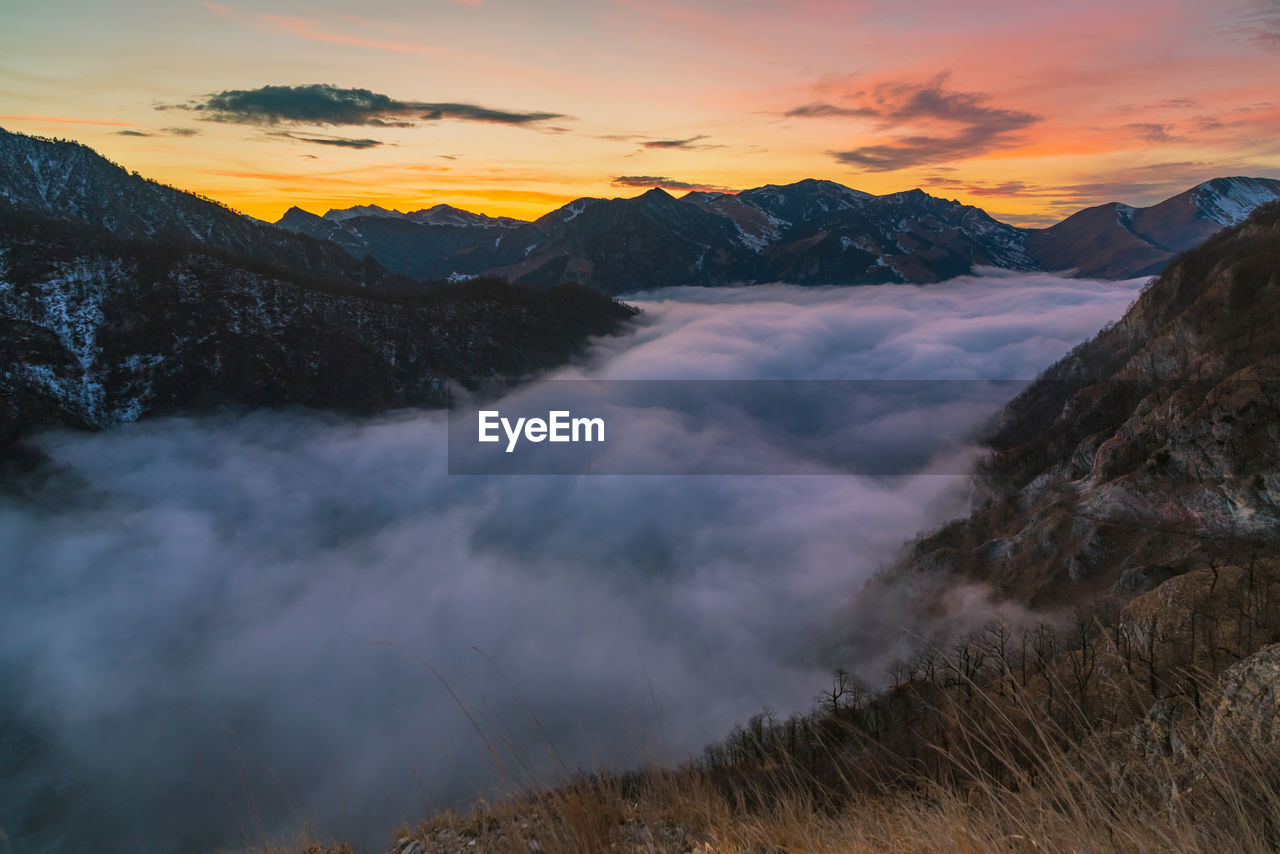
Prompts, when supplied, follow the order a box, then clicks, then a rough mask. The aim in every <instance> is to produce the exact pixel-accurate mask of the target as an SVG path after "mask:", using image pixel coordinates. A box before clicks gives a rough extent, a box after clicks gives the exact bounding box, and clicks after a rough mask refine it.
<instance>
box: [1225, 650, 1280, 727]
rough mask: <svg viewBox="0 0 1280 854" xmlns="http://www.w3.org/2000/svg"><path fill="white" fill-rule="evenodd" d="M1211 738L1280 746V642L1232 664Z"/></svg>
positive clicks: (1226, 677)
mask: <svg viewBox="0 0 1280 854" xmlns="http://www.w3.org/2000/svg"><path fill="white" fill-rule="evenodd" d="M1207 738H1208V740H1209V741H1213V742H1223V741H1227V742H1235V743H1244V744H1249V745H1253V746H1257V747H1260V748H1266V749H1272V750H1275V749H1280V643H1277V644H1272V645H1270V646H1267V647H1263V648H1262V649H1261V650H1259V651H1258V652H1256V653H1254V654H1253V655H1251V656H1249V657H1248V658H1246V659H1245V660H1244V661H1241V662H1240V663H1238V664H1235V665H1233V666H1231V667H1229V668H1228V669H1227V671H1226V673H1224V674H1223V675H1222V698H1221V699H1220V700H1219V701H1218V705H1217V707H1216V708H1215V709H1214V712H1213V718H1212V721H1211V722H1210V724H1209V731H1208V733H1207Z"/></svg>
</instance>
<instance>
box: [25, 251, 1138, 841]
mask: <svg viewBox="0 0 1280 854" xmlns="http://www.w3.org/2000/svg"><path fill="white" fill-rule="evenodd" d="M1141 285H1142V282H1140V281H1132V282H1119V283H1117V282H1092V281H1084V280H1070V279H1060V278H1055V277H1051V276H1048V275H1009V274H998V275H997V274H993V275H987V276H974V277H966V278H962V279H956V280H953V281H950V282H946V283H942V284H935V285H928V286H919V287H917V286H905V285H904V286H887V285H886V286H877V287H857V288H799V287H791V286H766V287H760V286H757V287H751V288H734V289H698V288H672V289H665V290H662V291H655V292H650V293H646V294H641V295H639V296H638V297H636V298H635V299H633V300H632V301H633V302H634V303H635V304H637V305H640V306H641V307H642V308H643V309H644V313H643V315H642V316H641V318H640V320H639V321H638V324H637V326H636V328H635V329H634V330H633V331H632V332H631V333H630V334H627V335H623V336H619V337H614V338H609V339H605V340H601V341H598V342H596V343H595V344H594V346H593V348H592V350H591V353H590V354H589V357H588V358H587V359H586V360H584V361H583V362H582V363H581V364H578V365H576V366H574V367H572V368H566V369H564V370H562V371H559V372H557V374H556V375H555V377H556V378H557V379H579V380H583V379H586V380H639V379H644V380H649V379H668V380H815V379H818V380H884V379H888V380H963V381H969V380H983V379H992V380H1029V379H1032V378H1033V377H1034V376H1035V375H1036V373H1037V372H1038V371H1040V370H1041V369H1043V368H1045V367H1047V366H1048V365H1049V364H1051V363H1052V362H1053V361H1054V360H1055V359H1057V358H1059V357H1060V356H1062V355H1063V354H1064V353H1065V352H1066V351H1067V350H1069V349H1070V348H1071V347H1072V346H1074V345H1075V344H1076V343H1078V342H1080V341H1082V340H1084V339H1085V338H1087V337H1089V336H1091V335H1092V334H1094V333H1095V332H1096V331H1097V330H1098V329H1099V328H1100V327H1101V326H1103V325H1104V324H1105V323H1107V322H1109V321H1112V320H1115V319H1117V318H1119V317H1120V316H1121V314H1123V312H1124V310H1125V308H1126V307H1127V306H1128V305H1129V304H1130V303H1131V302H1132V300H1133V299H1134V298H1135V296H1136V295H1137V293H1138V290H1139V289H1140V287H1141ZM678 387H682V388H687V386H678ZM554 389H555V385H554V384H551V385H546V386H538V385H535V386H528V387H524V388H522V389H519V390H517V391H515V392H513V394H514V395H524V396H525V399H526V401H527V399H528V396H529V395H534V396H536V395H539V394H542V395H544V396H545V397H546V402H547V404H548V405H549V406H551V405H555V404H556V400H555V399H554V398H555V391H554ZM1009 393H1011V392H1009ZM610 405H611V406H615V407H619V406H620V407H622V408H624V409H626V408H627V407H628V406H630V407H631V410H632V411H631V412H629V413H627V414H628V415H629V416H630V421H629V422H628V423H629V424H631V425H632V427H631V429H632V430H638V429H639V428H637V427H635V425H643V429H640V430H639V432H640V433H641V434H642V435H641V437H640V438H642V439H643V438H645V437H647V438H648V439H649V440H650V441H648V442H643V441H642V442H640V446H641V447H643V448H644V453H647V454H654V453H668V454H677V455H678V454H682V453H689V452H690V449H697V448H705V447H707V443H708V441H710V440H709V438H708V436H707V435H705V432H706V431H705V426H706V425H704V424H699V422H698V420H697V419H696V418H691V417H689V412H688V408H687V406H683V405H672V406H669V407H668V406H665V405H664V404H663V401H661V400H657V401H655V400H654V399H653V398H652V397H651V396H649V397H646V399H645V400H644V401H643V403H642V404H641V403H640V402H635V403H628V401H626V400H623V401H621V402H619V401H618V400H616V399H614V400H612V401H611V404H610ZM997 405H998V401H991V400H983V401H982V403H981V405H980V406H978V405H974V404H973V402H972V401H968V402H967V403H966V402H965V401H961V402H959V403H958V402H957V401H956V400H954V399H948V400H931V399H918V398H917V399H911V400H909V401H904V402H903V403H902V404H901V406H900V407H898V408H897V409H895V410H894V411H893V412H890V413H886V412H884V411H882V410H881V411H877V412H876V415H875V423H874V424H872V423H870V422H868V423H867V424H863V425H857V424H855V425H853V429H854V430H855V432H854V433H853V434H851V435H853V436H854V437H856V436H857V433H856V430H857V429H864V428H865V429H866V430H875V431H879V433H885V432H886V431H887V432H889V433H893V434H894V435H896V436H898V437H899V439H900V440H901V441H903V442H907V443H911V442H913V441H915V438H913V437H917V438H919V437H925V436H936V435H937V434H939V433H947V434H949V435H954V436H956V437H960V438H961V439H962V440H963V439H965V438H966V437H968V436H970V435H971V434H972V433H973V431H974V430H975V429H976V428H978V427H979V426H980V425H981V423H982V421H983V420H984V419H985V418H987V417H989V416H990V415H992V414H993V413H994V410H995V408H996V406H997ZM785 415H786V418H787V419H789V420H788V430H789V431H790V433H791V434H792V435H800V434H802V433H803V432H804V423H805V422H804V418H805V417H807V414H806V413H799V416H797V413H786V414H785ZM821 415H822V413H814V417H815V418H818V417H820V416H821ZM797 417H799V418H800V420H799V422H797V420H796V419H797ZM743 429H744V431H746V432H745V435H748V436H750V437H752V438H751V440H750V442H749V443H748V444H747V445H746V446H743V447H740V448H738V449H737V450H735V453H745V454H758V455H760V457H761V458H762V459H763V458H772V457H777V458H778V459H780V460H783V461H784V462H783V463H781V464H780V465H779V467H778V470H780V471H781V470H786V463H785V460H786V458H787V457H788V455H789V454H791V453H792V449H791V448H790V447H789V446H788V445H787V443H786V442H782V443H779V442H778V441H777V439H776V436H777V433H776V432H771V431H769V430H756V431H754V432H753V431H751V430H750V429H748V427H744V428H743ZM445 433H446V426H445V419H444V417H443V416H442V414H440V413H436V412H416V411H415V412H398V413H392V414H389V415H386V416H382V417H377V418H367V419H360V420H352V419H350V418H342V417H337V416H334V415H329V414H317V413H299V412H293V413H280V412H259V413H253V414H248V415H238V416H231V415H214V416H207V417H200V418H167V419H158V420H151V421H144V422H141V423H138V424H132V425H127V426H124V427H122V428H120V429H117V430H112V431H108V432H104V433H100V434H96V435H83V434H73V433H50V434H46V435H43V436H41V437H39V438H38V440H37V444H38V445H39V447H40V448H41V449H43V450H44V451H45V452H46V453H47V454H48V455H49V456H50V457H51V458H52V459H53V460H54V461H55V463H56V464H57V466H58V467H59V468H58V472H57V473H56V474H55V475H54V476H52V477H50V478H48V479H47V480H46V481H45V482H43V484H42V485H40V486H39V487H28V488H26V489H24V490H22V491H20V492H12V491H11V492H10V493H7V494H3V495H0V554H3V560H2V561H0V585H2V588H0V589H3V595H2V596H0V685H3V686H4V689H3V691H0V830H3V832H4V833H5V834H6V835H7V836H8V837H9V839H10V840H11V841H13V842H14V843H15V845H17V843H19V842H22V841H23V840H27V841H29V842H30V843H32V845H33V846H34V845H36V844H39V845H43V846H46V847H47V849H48V850H66V851H73V850H89V849H92V848H94V847H96V845H95V844H94V843H93V842H92V841H93V840H95V839H102V838H110V839H112V840H113V842H112V845H111V846H110V847H111V848H113V849H117V850H147V851H167V850H175V851H176V850H199V849H200V848H201V847H205V846H209V845H211V844H214V843H217V844H225V845H231V846H234V845H238V844H240V843H242V842H250V843H254V842H260V841H261V840H262V839H263V838H264V837H265V838H275V837H276V835H277V834H285V835H287V834H289V833H292V832H296V831H297V830H298V829H299V828H300V827H302V826H303V825H304V824H305V825H309V826H310V827H312V828H314V829H315V830H316V831H317V832H318V833H319V835H321V836H322V837H339V838H343V839H348V840H353V841H355V842H357V843H360V844H362V845H364V846H367V847H369V848H371V849H374V850H379V849H380V846H381V845H382V844H384V843H385V842H386V840H387V839H388V837H389V834H390V833H391V832H392V831H393V830H394V828H395V826H396V825H397V824H398V823H399V822H401V821H405V820H411V819H414V818H416V817H420V816H421V815H422V814H423V812H424V810H426V809H428V808H434V807H439V806H441V805H458V804H462V803H465V802H466V800H467V799H469V798H472V797H475V796H478V795H487V794H490V793H492V792H493V791H494V788H495V787H502V786H505V785H511V784H513V783H527V782H529V781H530V780H531V779H533V778H534V777H539V778H541V779H544V780H545V779H550V778H551V777H553V776H554V774H555V773H556V770H557V769H560V770H561V771H564V772H567V771H571V770H573V769H577V768H580V767H596V766H599V765H611V766H626V765H633V764H636V763H638V762H641V761H646V760H654V761H671V760H678V759H680V758H682V757H683V756H685V755H687V754H688V753H690V752H697V751H698V750H699V749H700V747H701V746H702V745H703V744H705V743H706V742H708V741H711V740H714V739H717V738H719V737H721V736H723V735H724V734H725V733H726V732H727V730H728V728H729V727H730V726H731V725H732V724H733V723H734V722H735V721H739V720H741V719H743V718H745V717H747V716H749V715H751V714H752V713H754V712H756V711H759V710H760V709H761V708H762V707H763V706H766V705H768V706H771V707H772V708H774V709H776V710H777V711H778V712H779V713H781V714H787V713H790V712H793V711H799V710H803V709H805V708H807V707H808V706H809V704H810V702H811V698H812V697H813V696H814V694H815V693H816V692H817V691H818V690H819V689H820V688H821V687H822V685H823V683H824V682H825V681H826V678H827V676H826V674H827V673H828V672H829V669H830V668H831V667H832V666H834V665H838V664H839V665H844V666H848V667H851V668H852V669H855V670H856V669H858V667H859V662H858V661H857V660H856V658H857V654H856V651H854V652H850V651H848V650H845V651H844V653H843V654H844V655H848V656H849V657H850V659H851V660H845V661H832V660H829V658H828V656H826V655H824V654H823V652H822V650H824V649H830V648H831V647H830V646H829V645H825V644H823V643H822V642H821V639H822V638H823V637H824V636H825V635H826V634H828V633H829V632H830V631H831V630H832V625H831V623H832V621H833V620H834V619H836V615H837V614H838V613H839V612H840V610H841V608H842V606H844V605H846V604H847V603H848V601H849V598H850V597H851V596H852V595H854V594H855V593H856V592H857V590H858V589H859V588H860V587H861V585H862V584H863V582H864V581H865V580H866V579H867V578H868V577H869V576H870V575H871V574H872V573H873V572H874V571H875V570H876V569H877V568H878V567H880V566H882V565H883V564H884V563H885V562H886V561H887V560H889V559H891V558H892V557H893V556H894V555H895V553H896V552H897V551H898V549H899V548H900V547H901V546H902V543H903V542H904V541H905V540H906V539H907V538H909V537H911V536H913V535H914V534H916V533H917V532H918V531H921V530H924V529H928V528H930V527H932V526H935V525H937V524H938V523H940V522H941V521H943V520H945V519H946V518H948V517H951V516H954V515H956V514H958V513H960V512H963V509H964V506H965V504H964V502H965V499H966V489H967V483H966V480H965V478H963V477H958V476H937V475H922V476H910V477H875V478H872V477H860V476H852V475H847V474H830V475H824V474H809V475H805V476H761V477H755V476H732V477H729V476H678V475H672V476H601V475H595V476H590V475H588V476H546V477H542V476H512V477H505V476H468V475H458V474H453V475H450V474H448V473H447V459H446V454H445ZM751 442H754V444H751ZM954 444H955V443H952V445H951V446H949V450H948V451H947V455H948V459H947V460H946V461H945V466H943V468H940V469H939V470H945V471H962V470H963V465H957V462H956V460H957V456H956V455H957V454H959V455H960V459H961V462H965V461H968V460H971V459H972V458H973V455H974V454H975V453H976V451H974V450H973V449H971V448H967V447H966V448H963V449H962V450H959V451H957V450H956V448H955V447H954ZM960 444H962V445H963V444H964V443H963V441H962V442H961V443H960ZM617 447H618V448H619V450H618V453H623V452H627V453H633V452H635V449H636V447H637V445H636V444H635V443H632V444H629V445H625V446H624V445H618V446H617ZM810 450H811V449H810ZM939 465H942V461H939ZM806 470H809V469H806ZM869 675H871V676H873V677H874V676H875V674H869ZM495 753H496V754H497V759H495V758H494V754H495ZM24 822H25V824H24ZM86 846H87V847H86ZM17 850H22V847H21V845H17Z"/></svg>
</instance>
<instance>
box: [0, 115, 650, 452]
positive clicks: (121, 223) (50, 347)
mask: <svg viewBox="0 0 1280 854" xmlns="http://www.w3.org/2000/svg"><path fill="white" fill-rule="evenodd" d="M437 284H438V286H437V287H429V286H426V285H424V284H423V283H421V282H418V281H414V280H411V279H409V278H407V277H405V276H402V275H398V274H395V273H392V272H389V271H388V270H386V269H385V268H384V267H383V266H382V265H381V264H379V263H378V262H377V261H375V260H373V259H372V258H367V257H366V258H355V257H353V256H351V255H350V254H348V253H347V252H344V251H342V249H340V248H338V247H337V246H335V245H334V244H332V243H329V242H325V241H320V240H315V239H312V238H310V237H306V236H302V235H296V234H293V233H290V232H288V231H285V230H282V229H279V228H276V227H274V226H271V225H268V224H266V223H262V222H258V221H256V220H253V219H250V218H248V217H244V216H241V215H240V214H237V213H235V212H233V211H230V210H228V209H227V208H225V207H222V206H221V205H218V204H216V203H214V202H211V201H209V200H207V199H202V198H199V197H197V196H194V195H191V194H189V193H183V192H180V191H178V190H175V189H173V188H170V187H165V186H162V185H160V184H156V183H154V182H151V181H147V180H146V179H143V178H141V177H140V176H138V175H133V174H130V173H128V172H126V171H125V170H123V169H121V168H120V167H118V166H115V165H114V164H112V163H110V162H108V161H107V160H105V159H104V158H102V157H100V156H98V155H97V154H95V153H94V152H92V151H91V150H90V149H88V148H85V147H84V146H81V145H77V144H75V143H70V142H55V141H51V140H42V139H36V138H33V137H26V136H21V135H18V134H8V133H4V132H0V450H2V449H4V448H5V447H6V446H11V445H12V444H13V443H14V442H15V441H17V440H18V439H20V438H21V437H22V436H24V435H25V434H27V433H29V432H31V431H32V430H36V429H39V428H42V427H50V426H73V427H81V428H99V427H104V426H107V425H110V424H114V423H119V422H122V421H132V420H134V419H136V418H138V417H140V416H142V415H144V414H148V413H155V414H158V413H169V412H183V411H199V410H210V409H215V408H220V407H253V406H290V405H300V406H308V407H316V408H325V409H339V410H348V411H363V412H374V411H381V410H386V409H391V408H395V407H402V406H439V405H443V404H444V402H445V400H446V394H447V386H448V383H449V382H450V381H452V380H457V381H461V382H463V383H464V384H468V383H473V382H478V381H485V380H489V379H493V378H503V379H518V378H522V377H526V376H529V375H533V374H536V373H538V372H539V371H542V370H546V369H548V368H551V367H554V366H556V365H559V364H562V363H564V362H565V361H567V360H569V359H570V358H572V357H573V356H574V354H575V353H577V352H579V351H580V350H581V349H582V348H583V347H584V346H585V345H586V343H587V341H588V340H589V338H590V337H591V336H596V335H606V334H610V333H612V332H616V331H618V330H619V329H621V328H622V327H623V325H624V323H625V321H627V320H628V319H629V318H630V317H632V316H633V315H634V314H635V311H634V310H633V309H631V308H629V307H627V306H624V305H622V304H620V303H617V302H615V301H613V300H611V299H609V298H607V297H604V296H601V295H599V294H596V293H593V292H591V291H589V290H587V289H585V288H581V287H572V286H563V287H555V288H551V289H532V288H526V287H521V286H519V285H512V284H509V283H507V282H503V281H500V280H497V279H485V280H481V281H473V282H468V283H467V284H466V285H465V286H462V285H447V284H443V283H437Z"/></svg>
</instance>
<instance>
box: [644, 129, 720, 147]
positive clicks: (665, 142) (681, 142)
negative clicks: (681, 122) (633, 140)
mask: <svg viewBox="0 0 1280 854" xmlns="http://www.w3.org/2000/svg"><path fill="white" fill-rule="evenodd" d="M708 138H709V137H708V136H707V135H706V134H705V133H703V134H699V135H697V136H691V137H689V138H688V139H650V140H647V141H646V142H642V143H640V144H641V145H642V146H643V147H644V148H650V149H653V148H658V149H662V148H684V149H689V150H697V149H702V148H723V147H724V146H721V145H708V144H700V141H701V140H704V139H708Z"/></svg>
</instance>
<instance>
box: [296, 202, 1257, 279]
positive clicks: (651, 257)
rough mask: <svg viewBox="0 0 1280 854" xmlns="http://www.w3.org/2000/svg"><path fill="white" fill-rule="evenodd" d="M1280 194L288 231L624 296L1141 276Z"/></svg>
mask: <svg viewBox="0 0 1280 854" xmlns="http://www.w3.org/2000/svg"><path fill="white" fill-rule="evenodd" d="M1276 199H1280V181H1277V180H1273V179H1268V178H1241V177H1236V178H1215V179H1213V180H1211V181H1207V182H1205V183H1203V184H1200V185H1198V186H1196V187H1193V188H1191V189H1190V190H1187V191H1186V192H1184V193H1181V194H1179V195H1177V196H1174V197H1173V198H1170V199H1167V200H1165V201H1163V202H1161V203H1159V204H1157V205H1153V206H1151V207H1147V208H1135V207H1132V206H1129V205H1124V204H1120V203H1108V204H1104V205H1098V206H1096V207H1091V208H1087V209H1085V210H1082V211H1079V212H1078V213H1076V214H1073V215H1072V216H1070V217H1068V218H1067V219H1065V220H1063V221H1062V222H1060V223H1058V224H1057V225H1054V226H1051V227H1049V228H1043V229H1028V228H1018V227H1015V226H1012V225H1007V224H1005V223H1002V222H999V221H998V220H996V219H994V218H992V217H991V216H990V215H989V214H987V213H986V212H985V211H983V210H981V209H979V208H976V207H973V206H970V205H963V204H961V203H960V202H957V201H949V200H946V199H940V198H937V197H935V196H931V195H929V194H928V193H925V192H924V191H922V190H910V191H907V192H902V193H891V194H888V195H883V196H873V195H870V194H868V193H863V192H860V191H858V190H853V189H850V188H849V187H845V186H843V185H841V184H837V183H835V182H832V181H819V180H812V179H810V180H804V181H799V182H797V183H794V184H786V185H781V186H778V185H772V184H770V185H767V186H764V187H758V188H756V189H752V190H745V191H743V192H740V193H736V194H729V193H710V192H700V191H694V192H691V193H688V194H687V195H684V196H682V197H680V198H676V197H674V196H672V195H670V194H669V193H667V192H666V191H664V190H662V189H653V190H650V191H648V192H646V193H644V194H642V195H640V196H637V197H635V198H629V199H595V198H584V199H577V200H575V201H573V202H571V203H569V204H567V205H565V206H564V207H561V208H559V209H558V210H555V211H552V212H551V213H549V214H547V215H545V216H543V217H541V218H539V219H537V220H534V221H532V222H524V221H521V220H516V219H511V218H507V217H502V218H493V217H487V216H484V215H482V214H474V213H470V212H468V211H463V210H459V209H457V208H452V207H449V206H448V205H436V206H435V207H432V208H428V209H424V210H420V211H413V212H410V213H402V212H400V211H391V210H386V209H384V208H380V207H377V206H373V205H363V206H357V207H353V208H347V209H345V210H331V211H329V212H328V213H326V214H324V216H317V215H315V214H311V213H307V212H306V211H303V210H302V209H300V208H297V207H294V208H290V209H289V211H288V212H286V213H285V215H284V216H283V217H282V218H281V219H280V220H279V222H278V223H277V225H279V226H280V227H281V228H283V229H286V230H289V231H293V232H295V233H299V234H305V235H308V236H311V237H315V238H319V239H322V240H326V241H329V242H331V243H333V244H334V245H336V246H340V247H342V248H343V249H345V250H346V251H347V252H349V253H351V254H352V255H353V256H356V257H364V256H366V255H367V256H372V257H373V258H376V259H377V260H378V261H379V263H381V264H383V265H384V266H386V267H387V269H389V270H392V271H394V272H396V273H400V274H402V275H405V276H409V277H411V278H419V279H421V278H435V279H443V278H453V279H463V278H466V277H469V276H477V275H495V276H501V277H503V278H506V279H509V280H510V281H513V282H519V283H522V284H528V285H533V286H536V287H548V286H552V285H556V284H561V283H565V282H575V283H578V284H583V285H586V286H588V287H590V288H592V289H594V290H597V291H600V292H602V293H607V294H620V293H626V292H629V291H635V290H642V289H646V288H653V287H660V286H664V285H673V284H685V285H725V284H735V283H753V282H790V283H794V284H878V283H884V282H917V283H925V282H937V281H941V280H943V279H947V278H951V277H954V276H957V275H961V274H964V273H969V272H971V271H972V270H973V269H974V268H975V267H979V266H983V267H998V268H1003V269H1009V270H1022V271H1030V270H1048V271H1055V272H1069V273H1072V274H1074V275H1080V276H1089V277H1100V278H1117V279H1119V278H1133V277H1138V276H1146V275H1152V274H1154V273H1157V272H1159V271H1160V270H1162V269H1163V268H1164V267H1165V265H1167V264H1168V263H1169V261H1170V260H1172V259H1173V258H1174V257H1175V256H1176V255H1177V254H1178V253H1180V252H1183V251H1185V250H1187V249H1190V248H1191V247H1193V246H1195V245H1196V244H1198V243H1199V242H1200V241H1202V240H1204V239H1205V238H1206V237H1208V236H1210V235H1212V234H1214V233H1215V232H1217V231H1219V230H1220V229H1222V228H1225V227H1228V226H1231V225H1235V224H1237V223H1239V222H1241V221H1242V220H1243V219H1244V218H1245V217H1247V216H1248V215H1249V213H1250V212H1251V211H1252V210H1254V209H1255V208H1257V207H1258V206H1259V205H1261V204H1264V203H1266V202H1268V201H1273V200H1276Z"/></svg>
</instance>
